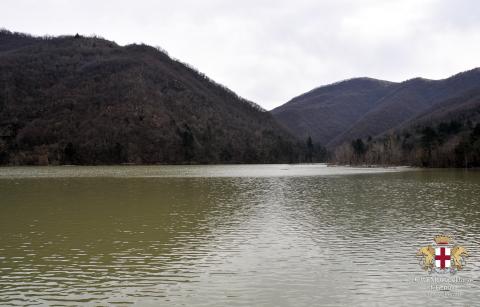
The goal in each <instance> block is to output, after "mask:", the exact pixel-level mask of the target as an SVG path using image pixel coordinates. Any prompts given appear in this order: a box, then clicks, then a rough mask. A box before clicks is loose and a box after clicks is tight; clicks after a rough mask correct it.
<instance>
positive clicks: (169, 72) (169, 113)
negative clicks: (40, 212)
mask: <svg viewBox="0 0 480 307" xmlns="http://www.w3.org/2000/svg"><path fill="white" fill-rule="evenodd" d="M300 153H301V149H297V144H296V140H295V139H294V138H293V137H292V136H291V135H290V134H289V133H288V132H286V131H285V130H284V129H283V128H282V127H280V126H279V125H278V124H277V122H276V121H275V120H274V118H273V117H272V115H271V114H269V113H268V112H266V111H264V110H262V109H261V108H260V107H259V106H257V105H256V104H254V103H252V102H250V101H247V100H245V99H242V98H240V97H238V96H237V95H236V94H235V93H233V92H232V91H230V90H228V89H227V88H225V87H223V86H221V85H219V84H217V83H215V82H213V81H212V80H210V79H209V78H207V77H206V76H205V75H203V74H202V73H200V72H198V71H196V70H195V69H193V68H192V67H190V66H188V65H186V64H184V63H182V62H180V61H178V60H175V59H172V58H171V57H170V56H169V55H168V54H167V53H166V52H164V51H162V50H160V49H158V48H153V47H150V46H146V45H127V46H119V45H117V44H116V43H114V42H112V41H108V40H105V39H102V38H98V37H83V36H80V35H78V34H77V35H76V36H62V37H32V36H29V35H27V34H21V33H12V32H9V31H6V30H2V31H0V164H13V165H22V164H114V163H115V164H116V163H143V164H146V163H240V162H242V163H259V162H262V163H263V162H266V163H271V162H289V161H298V159H299V157H300V156H299V155H300Z"/></svg>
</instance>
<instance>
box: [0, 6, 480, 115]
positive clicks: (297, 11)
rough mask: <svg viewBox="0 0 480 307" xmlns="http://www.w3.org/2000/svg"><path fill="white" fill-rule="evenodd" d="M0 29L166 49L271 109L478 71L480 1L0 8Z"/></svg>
mask: <svg viewBox="0 0 480 307" xmlns="http://www.w3.org/2000/svg"><path fill="white" fill-rule="evenodd" d="M0 27H4V28H7V29H9V30H12V31H20V32H28V33H32V34H36V35H44V34H50V35H58V34H75V33H77V32H78V33H80V34H85V35H90V34H97V35H100V36H102V37H105V38H107V39H110V40H114V41H116V42H117V43H119V44H121V45H125V44H129V43H133V42H137V43H139V42H143V43H146V44H149V45H154V46H161V47H162V48H164V49H166V50H167V51H168V52H169V54H170V55H171V56H173V57H175V58H178V59H180V60H182V61H183V62H187V63H189V64H191V65H193V66H195V67H196V68H197V69H199V70H200V71H202V72H204V73H205V74H207V75H208V76H209V77H211V78H212V79H214V80H216V81H217V82H219V83H222V84H224V85H226V86H227V87H229V88H230V89H232V90H233V91H235V92H237V93H238V94H239V95H241V96H243V97H245V98H247V99H250V100H253V101H255V102H257V103H258V104H260V105H262V106H263V107H265V108H266V109H271V108H273V107H276V106H278V105H280V104H283V103H285V102H286V101H288V100H290V99H291V98H292V97H294V96H297V95H299V94H301V93H303V92H306V91H308V90H310V89H312V88H315V87H317V86H320V85H324V84H328V83H332V82H335V81H338V80H342V79H348V78H352V77H360V76H369V77H373V78H379V79H386V80H390V81H402V80H405V79H410V78H412V77H417V76H422V77H426V78H432V79H441V78H445V77H448V76H450V75H452V74H455V73H457V72H460V71H464V70H468V69H472V68H474V67H478V66H480V1H478V0H451V1H447V0H404V1H403V0H391V1H388V0H365V1H358V0H357V1H354V0H325V1H322V0H292V1H281V0H265V1H262V0H233V1H229V0H203V1H201V0H170V1H149V0H135V1H123V0H106V1H101V0H95V1H92V0H72V1H68V0H42V1H34V0H2V1H1V2H0Z"/></svg>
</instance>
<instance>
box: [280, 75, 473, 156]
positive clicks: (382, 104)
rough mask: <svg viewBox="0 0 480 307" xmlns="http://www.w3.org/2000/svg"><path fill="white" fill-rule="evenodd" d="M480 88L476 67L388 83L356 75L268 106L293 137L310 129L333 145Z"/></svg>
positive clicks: (384, 128) (319, 139)
mask: <svg viewBox="0 0 480 307" xmlns="http://www.w3.org/2000/svg"><path fill="white" fill-rule="evenodd" d="M479 88H480V69H478V68H477V69H473V70H471V71H467V72H464V73H460V74H457V75H454V76H452V77H450V78H447V79H444V80H427V79H422V78H415V79H411V80H407V81H405V82H401V83H392V82H387V81H381V80H374V79H368V78H357V79H351V80H347V81H343V82H338V83H335V84H332V85H328V86H323V87H320V88H317V89H314V90H312V91H310V92H308V93H306V94H303V95H301V96H298V97H296V98H294V99H292V100H291V101H289V102H287V103H286V104H284V105H282V106H280V107H278V108H276V109H274V110H272V111H271V112H272V114H273V115H274V116H275V118H277V119H278V121H279V122H281V123H282V124H283V125H284V126H285V127H287V128H288V129H289V130H290V131H291V132H292V133H293V134H294V135H296V136H297V137H299V138H305V137H306V136H307V135H310V136H311V137H312V139H313V141H314V142H320V143H322V144H325V145H326V146H327V147H328V148H330V149H334V148H335V147H338V146H339V145H341V144H343V143H345V142H347V143H348V142H350V141H352V140H356V139H367V138H376V137H379V136H382V135H384V134H385V133H387V132H388V131H392V130H395V129H399V128H400V127H402V126H403V125H405V124H406V123H408V122H411V121H412V120H414V119H415V118H416V117H418V116H420V115H422V114H429V113H432V112H433V111H435V110H436V109H437V107H441V106H442V104H444V103H445V101H448V100H449V99H454V98H458V97H462V96H463V95H466V93H469V92H471V91H474V90H476V89H479ZM455 101H457V102H458V99H457V100H455ZM470 104H471V103H470ZM451 107H452V108H456V107H455V106H451ZM457 107H458V106H457ZM460 108H461V107H460ZM447 113H448V112H447Z"/></svg>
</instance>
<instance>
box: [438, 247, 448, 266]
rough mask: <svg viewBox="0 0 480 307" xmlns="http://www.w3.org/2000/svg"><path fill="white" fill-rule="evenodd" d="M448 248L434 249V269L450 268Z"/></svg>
mask: <svg viewBox="0 0 480 307" xmlns="http://www.w3.org/2000/svg"><path fill="white" fill-rule="evenodd" d="M450 259H451V257H450V248H449V247H436V248H435V267H437V268H440V269H445V268H450V264H451V263H450V262H451V260H450Z"/></svg>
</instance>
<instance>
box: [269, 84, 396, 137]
mask: <svg viewBox="0 0 480 307" xmlns="http://www.w3.org/2000/svg"><path fill="white" fill-rule="evenodd" d="M395 87H396V83H393V82H387V81H382V80H376V79H370V78H356V79H351V80H346V81H342V82H338V83H334V84H331V85H327V86H322V87H319V88H316V89H313V90H311V91H310V92H307V93H305V94H303V95H300V96H298V97H296V98H294V99H292V100H290V101H289V102H287V103H285V104H284V105H282V106H280V107H278V108H275V109H273V110H272V111H271V113H272V114H273V116H274V117H275V118H276V119H277V120H278V121H279V122H280V123H282V124H283V125H284V126H285V127H287V128H288V129H289V130H290V131H291V132H292V133H293V134H294V135H295V136H297V137H298V138H299V139H303V140H304V139H307V138H308V136H311V137H312V139H313V141H314V142H316V143H321V144H323V145H327V144H328V143H329V142H331V141H332V140H333V139H335V138H336V137H337V136H339V135H340V134H342V133H344V132H345V131H347V130H348V129H350V128H351V127H352V125H353V124H354V123H355V122H357V121H358V120H359V119H361V118H362V117H363V116H365V114H367V113H368V112H369V111H371V110H372V109H374V108H375V107H377V106H378V105H379V104H380V99H381V98H382V97H383V96H385V95H386V94H387V93H389V92H390V91H391V90H392V89H393V88H395Z"/></svg>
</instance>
